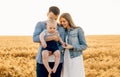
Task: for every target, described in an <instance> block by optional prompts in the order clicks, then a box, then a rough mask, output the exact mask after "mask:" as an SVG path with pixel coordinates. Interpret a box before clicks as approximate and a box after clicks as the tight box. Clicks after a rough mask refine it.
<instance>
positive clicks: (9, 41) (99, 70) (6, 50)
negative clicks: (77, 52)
mask: <svg viewBox="0 0 120 77" xmlns="http://www.w3.org/2000/svg"><path fill="white" fill-rule="evenodd" d="M86 40H87V43H88V48H87V50H85V51H84V52H83V57H84V65H85V73H86V77H119V76H120V35H116V36H115V35H104V36H102V35H98V36H86ZM38 46H39V44H38V43H34V42H32V37H31V36H0V77H36V68H35V67H36V62H35V56H36V54H37V50H38Z"/></svg>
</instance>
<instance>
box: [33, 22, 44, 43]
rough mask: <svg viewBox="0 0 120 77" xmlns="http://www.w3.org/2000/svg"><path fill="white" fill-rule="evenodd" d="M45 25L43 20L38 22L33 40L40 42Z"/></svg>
mask: <svg viewBox="0 0 120 77" xmlns="http://www.w3.org/2000/svg"><path fill="white" fill-rule="evenodd" d="M44 28H45V25H44V23H43V22H38V23H37V24H36V27H35V30H34V33H33V42H36V43H40V39H39V35H40V33H41V32H42V31H43V30H44Z"/></svg>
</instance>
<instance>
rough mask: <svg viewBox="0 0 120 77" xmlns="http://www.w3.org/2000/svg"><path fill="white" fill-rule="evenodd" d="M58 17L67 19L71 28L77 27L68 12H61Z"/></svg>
mask: <svg viewBox="0 0 120 77" xmlns="http://www.w3.org/2000/svg"><path fill="white" fill-rule="evenodd" d="M60 18H65V19H66V20H67V21H68V24H69V26H70V27H71V28H78V27H77V26H76V25H75V24H74V22H73V19H72V17H71V15H70V14H69V13H62V14H61V16H60Z"/></svg>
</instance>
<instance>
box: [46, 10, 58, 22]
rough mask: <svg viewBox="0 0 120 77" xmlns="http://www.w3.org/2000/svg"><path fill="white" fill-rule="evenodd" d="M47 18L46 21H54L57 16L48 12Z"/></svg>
mask: <svg viewBox="0 0 120 77" xmlns="http://www.w3.org/2000/svg"><path fill="white" fill-rule="evenodd" d="M47 16H48V19H54V20H57V19H58V15H55V14H54V13H53V12H48V14H47Z"/></svg>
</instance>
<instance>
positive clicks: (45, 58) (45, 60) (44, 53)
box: [42, 50, 52, 74]
mask: <svg viewBox="0 0 120 77" xmlns="http://www.w3.org/2000/svg"><path fill="white" fill-rule="evenodd" d="M48 57H49V51H48V50H43V51H42V60H43V64H44V66H45V68H46V69H47V71H48V73H49V74H51V73H52V69H51V68H50V66H49V64H48Z"/></svg>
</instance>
